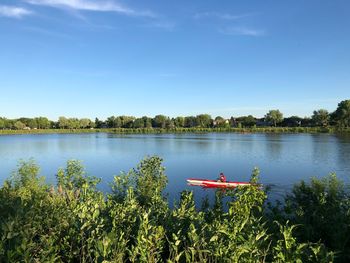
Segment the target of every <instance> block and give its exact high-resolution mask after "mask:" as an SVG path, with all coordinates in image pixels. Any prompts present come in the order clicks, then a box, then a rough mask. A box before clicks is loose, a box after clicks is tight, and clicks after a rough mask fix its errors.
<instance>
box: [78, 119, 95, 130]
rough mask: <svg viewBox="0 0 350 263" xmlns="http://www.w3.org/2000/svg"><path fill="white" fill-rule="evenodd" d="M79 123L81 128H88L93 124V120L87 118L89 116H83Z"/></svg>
mask: <svg viewBox="0 0 350 263" xmlns="http://www.w3.org/2000/svg"><path fill="white" fill-rule="evenodd" d="M79 123H80V128H83V129H85V128H88V127H91V126H92V125H91V124H92V121H91V120H90V119H87V118H83V119H80V120H79Z"/></svg>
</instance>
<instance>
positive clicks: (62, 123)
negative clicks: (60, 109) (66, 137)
mask: <svg viewBox="0 0 350 263" xmlns="http://www.w3.org/2000/svg"><path fill="white" fill-rule="evenodd" d="M58 126H59V127H60V128H61V129H67V128H68V119H67V118H66V117H63V116H61V117H59V118H58Z"/></svg>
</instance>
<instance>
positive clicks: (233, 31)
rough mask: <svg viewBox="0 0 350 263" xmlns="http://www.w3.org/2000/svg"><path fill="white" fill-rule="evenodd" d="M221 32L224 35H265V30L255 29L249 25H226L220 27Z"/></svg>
mask: <svg viewBox="0 0 350 263" xmlns="http://www.w3.org/2000/svg"><path fill="white" fill-rule="evenodd" d="M219 32H220V33H222V34H224V35H236V36H250V37H260V36H264V35H265V31H264V30H259V29H253V28H248V27H225V28H221V29H219Z"/></svg>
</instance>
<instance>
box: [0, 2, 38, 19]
mask: <svg viewBox="0 0 350 263" xmlns="http://www.w3.org/2000/svg"><path fill="white" fill-rule="evenodd" d="M32 13H33V12H32V11H30V10H28V9H25V8H22V7H17V6H6V5H0V16H6V17H13V18H22V17H23V16H27V15H30V14H32Z"/></svg>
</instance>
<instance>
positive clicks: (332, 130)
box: [0, 127, 350, 135]
mask: <svg viewBox="0 0 350 263" xmlns="http://www.w3.org/2000/svg"><path fill="white" fill-rule="evenodd" d="M99 132H104V133H116V134H159V133H211V132H226V133H350V128H342V129H340V128H336V127H252V128H171V129H161V128H138V129H136V128H103V129H36V130H0V135H12V134H52V133H58V134H65V133H67V134H69V133H73V134H74V133H99Z"/></svg>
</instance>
